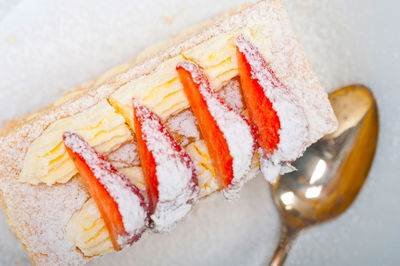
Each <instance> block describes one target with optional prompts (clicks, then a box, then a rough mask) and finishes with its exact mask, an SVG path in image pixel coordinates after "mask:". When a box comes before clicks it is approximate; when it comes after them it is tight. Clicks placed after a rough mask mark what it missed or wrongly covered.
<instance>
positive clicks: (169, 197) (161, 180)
mask: <svg viewBox="0 0 400 266" xmlns="http://www.w3.org/2000/svg"><path fill="white" fill-rule="evenodd" d="M132 102H133V106H134V108H135V115H136V116H137V117H140V123H141V131H142V137H143V140H144V141H145V142H146V144H147V148H148V150H149V151H150V152H151V154H152V155H153V157H154V160H155V163H156V175H157V180H158V202H157V205H156V207H155V210H154V213H153V214H152V215H151V219H152V221H153V222H154V230H156V231H165V230H168V229H169V228H170V227H171V226H173V225H174V224H175V223H176V222H177V221H179V220H180V219H182V218H183V217H184V216H185V215H186V214H187V213H188V212H189V211H190V210H191V208H192V205H193V204H194V203H195V202H196V201H197V199H198V192H199V189H198V186H197V177H196V174H195V168H194V164H193V162H192V160H191V159H190V157H189V155H188V154H187V153H186V151H185V150H184V149H182V148H181V147H180V146H178V144H177V143H176V142H175V141H174V140H173V138H172V137H171V136H170V135H169V133H168V132H167V131H166V129H165V127H164V126H163V125H162V124H161V122H160V120H159V118H158V117H156V115H155V114H154V113H152V112H151V111H150V110H149V109H148V108H147V107H145V106H143V105H141V104H140V103H139V102H138V101H137V100H136V99H133V101H132Z"/></svg>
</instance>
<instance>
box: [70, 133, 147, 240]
mask: <svg viewBox="0 0 400 266" xmlns="http://www.w3.org/2000/svg"><path fill="white" fill-rule="evenodd" d="M64 144H65V145H66V146H67V147H68V148H70V149H71V150H72V152H74V153H75V154H77V155H78V156H80V157H81V158H82V159H83V160H84V162H85V163H86V164H87V166H88V167H89V168H90V170H91V171H92V172H93V174H94V176H95V177H96V178H97V180H98V181H99V182H100V183H101V184H102V185H103V186H104V188H105V189H106V190H107V192H108V193H109V194H110V196H111V197H112V198H113V199H114V200H115V202H116V203H117V205H118V210H119V212H120V214H121V216H122V221H123V224H124V227H125V231H126V233H127V235H123V236H119V239H118V244H119V245H120V246H121V247H124V246H126V245H128V244H131V243H132V239H137V238H138V237H139V236H140V235H141V233H142V232H143V231H144V229H145V226H146V217H147V208H146V204H145V201H144V197H143V195H142V194H141V192H140V191H139V189H138V188H137V187H135V186H134V185H133V184H132V183H131V182H130V180H129V179H128V178H127V177H125V176H124V175H122V174H121V173H119V172H117V171H116V170H115V168H114V167H113V166H112V165H111V163H110V162H108V161H107V160H105V159H104V158H103V157H102V156H100V155H99V154H98V153H97V152H96V151H95V150H94V149H93V148H92V147H90V146H89V145H88V144H87V143H86V142H85V141H84V140H83V139H82V138H81V137H79V136H78V135H77V134H75V133H71V132H66V133H64Z"/></svg>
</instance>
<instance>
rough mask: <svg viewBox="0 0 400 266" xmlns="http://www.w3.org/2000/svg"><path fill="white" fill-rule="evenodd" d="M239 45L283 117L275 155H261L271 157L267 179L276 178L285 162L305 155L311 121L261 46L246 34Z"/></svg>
mask: <svg viewBox="0 0 400 266" xmlns="http://www.w3.org/2000/svg"><path fill="white" fill-rule="evenodd" d="M235 44H236V45H237V47H238V48H239V50H240V52H242V53H243V55H244V56H245V57H246V60H247V61H248V63H249V65H250V67H251V74H252V78H253V79H255V80H257V81H258V83H259V84H260V85H261V87H262V88H263V90H264V94H265V96H266V97H267V98H268V99H269V100H270V101H271V103H272V106H273V108H274V110H275V111H276V112H277V114H278V117H279V120H280V124H281V129H280V130H279V132H278V133H279V143H278V147H277V149H276V150H275V151H274V152H273V153H272V154H264V155H263V156H260V158H263V157H264V158H265V159H268V160H270V162H263V160H262V159H261V165H262V167H261V170H262V172H263V174H264V176H265V178H266V179H267V180H269V181H273V180H275V178H276V176H277V173H279V171H280V164H281V163H282V162H291V161H294V160H295V159H297V158H298V157H300V156H301V155H302V154H303V152H304V150H305V148H306V144H307V138H308V131H309V128H308V125H309V123H308V120H307V118H306V116H305V114H304V110H303V109H302V107H301V106H300V105H299V103H298V102H297V101H296V99H295V97H294V96H293V95H292V94H290V92H289V91H288V90H287V89H286V87H285V86H284V85H283V84H282V83H281V82H280V81H279V80H278V79H277V78H276V77H275V74H274V73H273V71H272V70H271V69H270V68H269V66H268V65H267V63H266V61H265V60H264V58H263V57H262V56H261V53H260V51H259V50H258V49H257V47H255V46H254V45H253V44H252V43H251V42H250V41H248V40H247V39H246V38H245V37H244V36H243V35H240V36H238V37H237V38H236V39H235Z"/></svg>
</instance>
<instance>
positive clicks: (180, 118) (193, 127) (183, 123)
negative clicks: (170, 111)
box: [166, 110, 200, 146]
mask: <svg viewBox="0 0 400 266" xmlns="http://www.w3.org/2000/svg"><path fill="white" fill-rule="evenodd" d="M166 126H167V127H168V129H169V130H170V131H171V132H173V133H175V134H179V135H180V136H177V137H176V138H175V139H178V140H179V142H180V144H181V145H182V146H186V145H187V144H189V143H190V142H193V141H196V140H199V139H200V132H199V129H198V125H197V121H196V118H195V117H194V115H193V113H192V112H191V111H190V110H185V111H183V112H182V113H180V114H177V115H174V116H172V117H171V118H170V119H168V120H167V122H166Z"/></svg>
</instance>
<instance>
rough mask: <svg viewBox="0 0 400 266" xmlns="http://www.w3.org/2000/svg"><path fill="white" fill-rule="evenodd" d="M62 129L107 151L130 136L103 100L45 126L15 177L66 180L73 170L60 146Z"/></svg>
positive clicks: (33, 181) (31, 180)
mask: <svg viewBox="0 0 400 266" xmlns="http://www.w3.org/2000/svg"><path fill="white" fill-rule="evenodd" d="M65 131H74V132H76V133H78V134H79V135H80V136H82V137H83V138H84V139H85V140H87V141H88V142H89V144H90V145H92V146H94V147H95V149H96V150H97V151H98V152H99V153H103V154H107V153H109V152H112V151H114V150H115V149H117V148H118V147H119V146H120V145H121V144H123V143H124V142H127V141H129V140H131V139H132V135H131V132H130V131H129V128H128V126H127V125H126V124H125V119H124V118H123V117H122V116H121V115H120V114H118V113H116V112H115V110H114V108H113V107H112V106H111V105H110V104H108V102H107V101H106V100H104V101H102V102H100V103H98V104H97V105H95V106H93V107H91V108H89V109H87V110H86V111H84V112H81V113H79V114H77V115H74V116H70V117H68V118H64V119H60V120H58V121H57V122H55V123H53V124H52V125H51V126H50V127H49V128H47V129H46V130H45V131H44V132H43V134H42V135H41V136H40V137H38V138H37V139H36V140H35V141H34V142H33V143H32V144H31V146H30V148H29V150H28V153H27V155H26V157H25V161H24V167H23V169H22V172H21V174H20V176H19V180H20V181H22V182H28V183H31V184H38V183H46V184H47V185H52V184H54V183H65V182H68V180H70V179H71V178H72V177H73V176H74V175H75V174H76V173H77V170H76V168H75V165H74V163H73V161H72V159H71V158H70V157H69V156H68V154H67V151H66V149H65V147H64V145H63V139H62V135H63V133H64V132H65Z"/></svg>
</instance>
